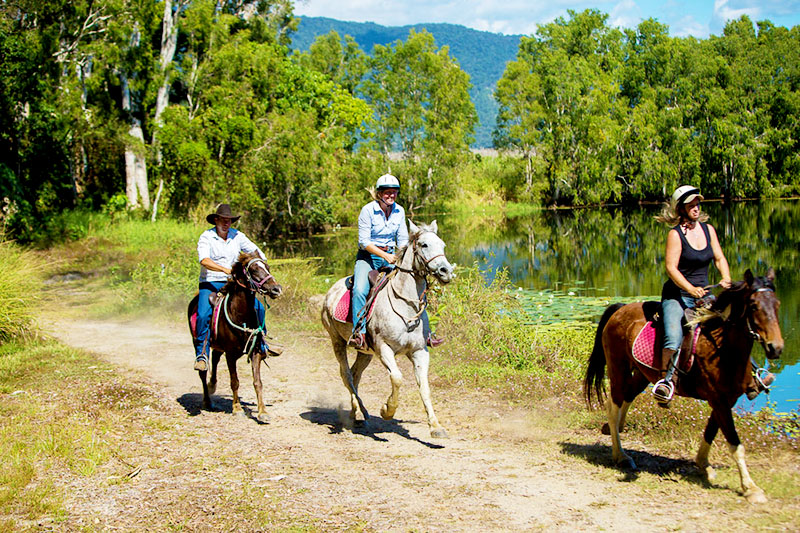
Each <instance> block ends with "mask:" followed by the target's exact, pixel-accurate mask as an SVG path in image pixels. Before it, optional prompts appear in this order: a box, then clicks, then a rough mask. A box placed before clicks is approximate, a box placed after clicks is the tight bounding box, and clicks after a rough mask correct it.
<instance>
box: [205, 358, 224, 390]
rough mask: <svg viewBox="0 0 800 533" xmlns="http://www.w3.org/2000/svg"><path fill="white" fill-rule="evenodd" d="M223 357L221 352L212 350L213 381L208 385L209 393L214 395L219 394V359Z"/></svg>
mask: <svg viewBox="0 0 800 533" xmlns="http://www.w3.org/2000/svg"><path fill="white" fill-rule="evenodd" d="M220 357H222V352H221V351H219V350H214V349H213V348H212V350H211V380H210V381H209V383H208V393H209V394H214V393H215V392H217V365H218V364H219V358H220Z"/></svg>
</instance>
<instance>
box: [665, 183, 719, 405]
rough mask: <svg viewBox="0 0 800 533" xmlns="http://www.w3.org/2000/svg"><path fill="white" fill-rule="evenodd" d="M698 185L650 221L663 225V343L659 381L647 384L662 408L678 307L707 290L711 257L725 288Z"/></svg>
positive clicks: (671, 388)
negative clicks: (665, 239) (664, 229)
mask: <svg viewBox="0 0 800 533" xmlns="http://www.w3.org/2000/svg"><path fill="white" fill-rule="evenodd" d="M702 199H703V196H702V195H701V194H700V189H698V188H696V187H692V186H691V185H681V186H680V187H678V188H677V189H675V192H674V193H673V194H672V197H671V198H670V202H669V204H667V205H665V206H664V208H663V209H662V210H661V214H660V215H658V216H657V217H656V220H658V221H659V222H662V223H664V224H666V225H668V226H669V227H670V228H671V229H670V231H669V233H668V234H667V248H666V253H665V259H664V262H665V264H666V269H667V276H669V279H668V280H667V282H666V283H664V287H663V289H662V291H661V314H662V317H663V321H664V345H663V349H662V352H661V377H662V379H661V380H660V381H659V382H657V383H656V384H655V385H654V386H653V396H655V398H656V400H657V401H658V402H659V405H660V406H661V407H668V406H669V401H670V400H671V399H672V395H673V393H674V392H675V385H676V384H677V380H678V375H677V372H676V371H675V365H676V364H677V360H678V355H679V352H680V346H681V342H682V341H683V330H682V326H681V319H682V318H683V315H684V310H685V309H687V308H689V309H691V308H694V307H695V301H696V299H698V298H702V297H703V296H705V295H706V293H707V292H708V291H707V289H706V288H705V287H707V286H708V265H709V263H711V261H712V260H713V261H714V266H716V267H717V270H718V271H719V273H720V275H721V276H722V279H721V280H720V282H719V284H720V286H722V287H723V288H726V289H727V288H728V287H730V286H731V275H730V271H729V268H728V261H727V260H726V259H725V255H724V254H723V253H722V248H721V247H720V245H719V239H717V232H716V231H715V230H714V226H712V225H711V224H706V221H707V220H708V215H707V214H705V213H702V212H701V211H700V200H702Z"/></svg>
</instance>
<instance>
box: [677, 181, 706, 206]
mask: <svg viewBox="0 0 800 533" xmlns="http://www.w3.org/2000/svg"><path fill="white" fill-rule="evenodd" d="M695 198H700V199H701V200H703V195H702V194H700V189H698V188H697V187H692V186H691V185H681V186H680V187H678V188H677V189H675V192H674V193H672V198H670V200H669V205H670V206H672V209H675V210H677V209H678V206H679V205H683V204H688V203H689V202H691V201H692V200H694V199H695Z"/></svg>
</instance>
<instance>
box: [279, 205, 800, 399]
mask: <svg viewBox="0 0 800 533" xmlns="http://www.w3.org/2000/svg"><path fill="white" fill-rule="evenodd" d="M702 207H703V210H704V211H705V212H707V213H708V214H709V216H710V220H709V222H710V223H711V224H712V225H713V226H714V227H715V228H716V230H717V234H718V236H719V238H720V243H721V245H722V249H723V251H724V252H725V256H726V257H727V259H728V262H729V264H730V268H731V276H732V277H733V279H734V280H737V279H742V278H743V277H744V271H745V270H746V269H747V268H750V269H751V270H752V271H753V272H754V273H755V274H757V275H763V274H764V273H765V272H766V270H767V268H768V267H770V266H771V267H773V268H775V271H776V273H777V278H776V286H777V294H778V297H779V298H780V300H781V309H780V313H779V314H780V322H781V328H782V331H783V336H784V340H785V341H786V346H785V349H784V352H783V354H782V356H781V359H780V360H778V361H777V363H772V362H771V364H772V365H777V366H772V367H771V370H772V371H773V372H775V373H776V375H777V376H778V379H777V380H776V383H775V384H774V385H773V388H772V391H771V393H770V394H769V395H766V394H761V395H760V396H759V397H758V398H757V399H756V400H755V401H754V402H750V401H747V399H746V398H744V397H742V399H741V400H740V402H739V404H737V408H738V409H742V410H758V409H761V408H763V407H764V406H765V405H766V404H767V401H769V402H770V403H773V402H774V404H775V405H774V406H773V407H774V409H775V410H776V411H777V412H781V413H785V412H788V411H791V410H794V409H797V408H798V400H800V331H798V317H800V314H798V313H799V311H800V310H799V309H798V308H799V307H800V286H799V285H798V283H799V282H800V202H799V201H796V200H773V201H760V202H737V203H733V204H722V203H720V202H704V203H703V204H702ZM658 210H659V206H656V205H651V206H639V207H636V208H623V207H608V208H593V209H559V210H542V211H537V212H535V213H534V214H531V215H526V216H518V217H512V218H509V217H505V216H503V215H498V214H489V213H482V212H480V211H477V212H474V213H472V214H470V215H447V214H436V215H435V216H434V215H421V216H416V217H415V219H416V220H417V221H423V222H429V221H430V220H432V219H433V218H436V219H437V221H438V223H439V228H440V234H441V236H442V238H443V239H444V240H445V242H446V243H447V256H448V258H449V259H450V261H451V262H456V263H458V264H462V265H470V264H474V263H477V264H478V265H479V266H480V267H481V268H482V269H484V270H485V271H486V276H487V278H489V279H491V278H492V277H493V276H494V273H495V272H497V270H498V269H502V268H505V269H507V270H508V274H509V279H510V280H511V281H512V282H513V283H514V284H515V285H516V286H517V287H519V288H521V289H522V293H523V294H533V295H535V294H538V293H541V292H545V293H550V292H554V293H556V294H561V295H569V296H571V297H574V298H575V300H576V302H581V301H583V300H585V299H587V298H588V299H592V300H593V301H597V299H598V298H601V299H604V300H605V299H607V300H608V301H611V302H613V301H614V299H615V298H641V299H659V295H660V294H661V286H662V284H663V283H664V281H665V280H666V274H665V272H664V266H663V257H664V245H665V242H666V233H667V228H666V227H665V226H662V225H660V224H659V223H657V222H656V221H655V220H654V219H653V216H654V215H656V214H657V213H658ZM355 243H356V232H355V229H354V228H344V229H343V230H341V231H338V232H332V233H330V234H327V235H323V236H319V237H315V238H312V239H310V240H303V241H292V242H289V243H287V244H286V247H285V249H283V250H278V251H283V252H292V253H303V254H305V255H316V256H322V257H324V258H325V259H326V260H325V261H323V264H324V265H325V269H326V270H325V272H326V273H329V274H330V275H331V277H332V278H334V277H339V276H343V275H346V274H347V273H348V272H350V270H351V269H352V262H353V256H354V254H355V249H356V244H355ZM718 279H719V275H718V273H717V272H716V269H715V268H714V267H713V265H712V266H711V267H710V280H711V282H712V283H715V282H716V281H717V280H718ZM546 318H547V317H536V316H533V317H532V322H533V323H536V322H537V320H538V321H541V320H543V319H546ZM598 318H599V312H598V313H597V314H596V317H595V321H596V320H597V319H598ZM753 356H754V358H755V359H756V361H757V362H758V363H759V364H763V363H764V359H765V358H764V352H763V350H762V349H761V347H760V346H756V347H755V348H754V349H753ZM587 357H588V354H587Z"/></svg>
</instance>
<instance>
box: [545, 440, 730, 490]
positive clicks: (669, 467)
mask: <svg viewBox="0 0 800 533" xmlns="http://www.w3.org/2000/svg"><path fill="white" fill-rule="evenodd" d="M558 444H559V446H561V451H562V452H563V453H565V454H567V455H571V456H573V457H580V458H581V459H583V460H585V461H586V462H588V463H590V464H593V465H597V466H605V467H608V468H615V469H618V470H619V471H620V472H621V473H623V474H625V477H624V478H622V479H621V481H636V479H637V478H638V477H639V474H641V473H643V472H646V473H648V474H653V475H655V476H659V477H663V478H671V477H676V476H677V477H680V478H681V479H682V480H684V481H688V482H690V483H694V484H696V485H701V486H703V487H705V488H710V487H714V486H715V485H713V484H711V483H709V482H708V481H707V480H706V479H705V477H704V476H703V475H702V474H701V473H700V471H699V470H698V469H697V466H696V465H695V464H694V462H692V461H688V460H686V459H671V458H669V457H664V456H662V455H655V454H652V453H650V452H643V451H637V450H631V449H625V453H626V454H628V456H629V457H630V458H631V459H633V462H634V463H636V470H630V469H628V468H623V467H617V465H615V464H614V463H613V460H612V459H611V446H608V445H605V444H576V443H574V442H563V441H562V442H559V443H558Z"/></svg>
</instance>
